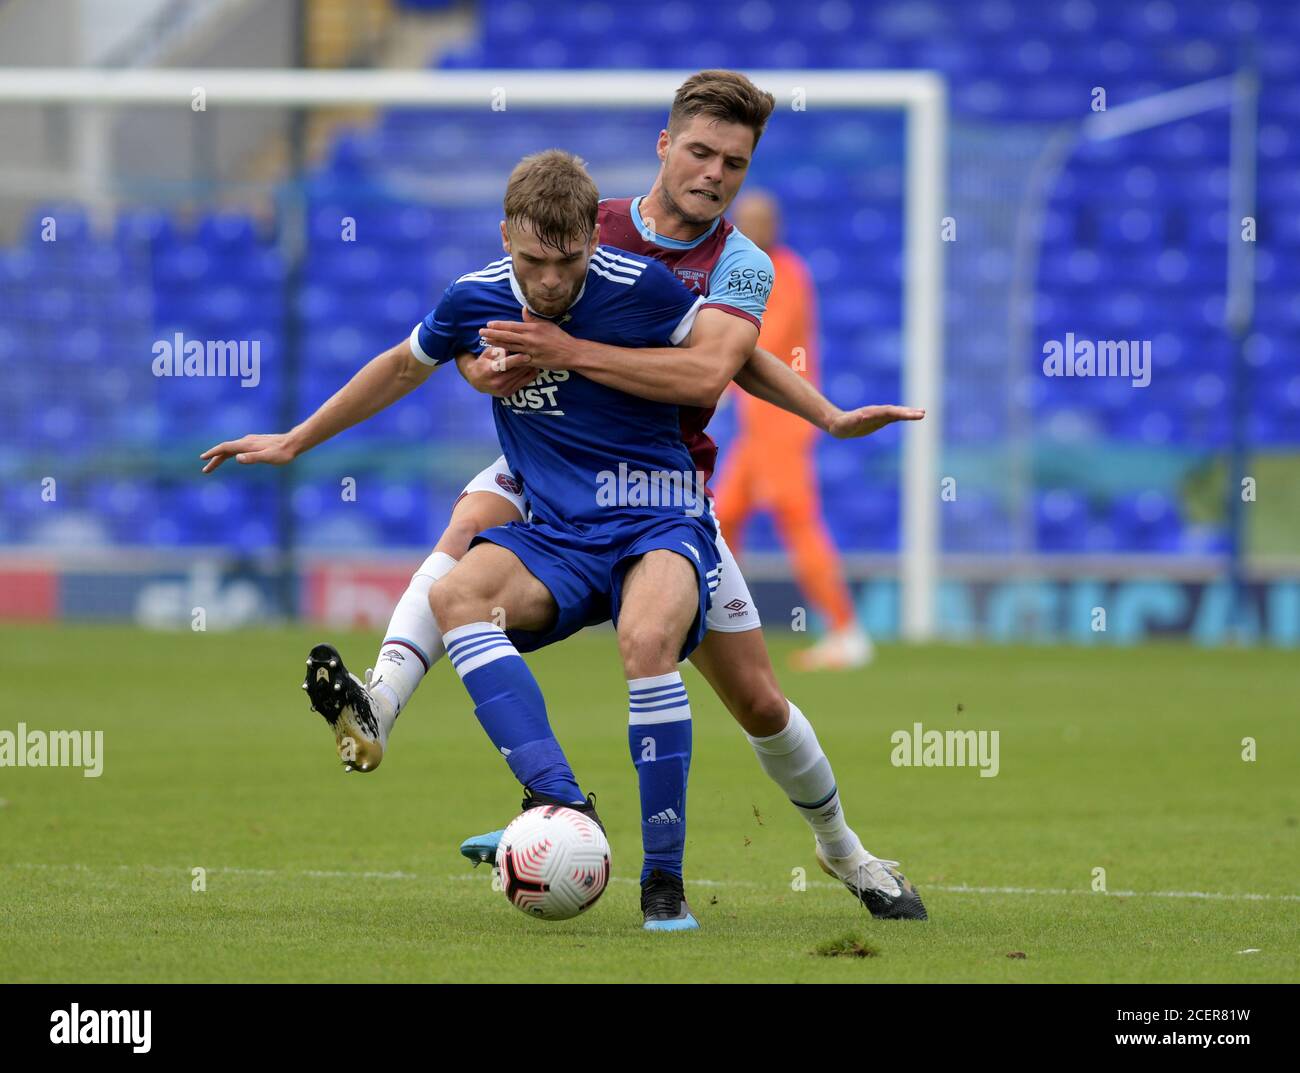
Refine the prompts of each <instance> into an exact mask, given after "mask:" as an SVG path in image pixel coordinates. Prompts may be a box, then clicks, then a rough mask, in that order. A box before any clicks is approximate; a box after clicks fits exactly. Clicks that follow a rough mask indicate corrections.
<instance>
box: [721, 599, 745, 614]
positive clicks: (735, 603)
mask: <svg viewBox="0 0 1300 1073" xmlns="http://www.w3.org/2000/svg"><path fill="white" fill-rule="evenodd" d="M722 606H723V607H725V608H726V609H727V610H728V611H743V610H744V609H745V608H746V607H748V606H749V605H748V604H747V603H745V601H744V600H742V599H740V597H736V599H734V600H732V601H731V603H729V604H723V605H722Z"/></svg>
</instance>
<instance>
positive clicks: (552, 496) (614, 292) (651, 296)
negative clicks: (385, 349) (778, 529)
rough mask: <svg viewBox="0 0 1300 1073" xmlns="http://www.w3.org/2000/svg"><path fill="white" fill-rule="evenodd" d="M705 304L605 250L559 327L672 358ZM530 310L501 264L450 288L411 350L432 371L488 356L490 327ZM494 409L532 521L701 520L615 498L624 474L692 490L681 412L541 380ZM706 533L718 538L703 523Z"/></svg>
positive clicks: (650, 268)
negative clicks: (675, 480)
mask: <svg viewBox="0 0 1300 1073" xmlns="http://www.w3.org/2000/svg"><path fill="white" fill-rule="evenodd" d="M703 303H704V299H702V298H699V297H697V296H696V295H694V294H692V293H691V292H690V291H689V290H688V289H687V288H686V287H685V286H684V285H683V284H682V283H681V282H679V280H678V279H677V278H676V277H675V276H674V275H673V273H672V272H671V271H670V270H669V269H667V268H665V267H664V266H663V265H662V264H660V263H659V262H658V261H656V260H654V259H653V258H643V257H632V256H629V255H628V254H626V253H624V252H623V251H621V250H618V249H614V248H612V247H608V246H598V247H597V249H596V252H595V253H594V254H593V256H592V258H591V261H590V263H589V265H588V268H587V276H586V280H585V282H584V283H583V286H582V289H581V290H580V292H579V294H578V297H577V299H576V300H575V301H574V303H573V304H572V305H571V306H570V307H569V309H568V311H567V312H566V313H564V314H563V315H562V316H560V317H556V318H551V319H553V320H555V322H556V323H558V324H559V325H560V326H561V327H562V328H563V329H564V330H565V331H566V332H568V333H569V334H570V335H573V336H575V337H576V338H579V339H589V340H593V341H595V342H600V343H607V344H610V345H613V346H619V347H636V348H644V347H665V346H673V345H677V344H679V343H682V342H684V341H685V339H686V337H687V336H689V335H690V331H691V326H692V324H693V323H694V320H695V315H696V312H697V311H698V309H699V308H700V306H701V305H702V304H703ZM526 305H527V302H526V301H525V298H524V294H523V291H522V289H521V288H520V286H519V284H518V281H517V280H516V279H515V277H514V273H513V271H512V269H511V265H510V258H509V257H503V258H502V259H501V260H499V261H494V262H493V263H492V264H489V265H488V266H487V267H485V268H483V269H481V270H479V271H477V272H470V273H468V274H466V275H464V276H461V277H460V278H459V279H457V280H456V282H455V283H453V284H452V285H451V286H450V287H448V288H447V290H446V292H445V293H444V294H443V297H442V301H441V302H439V303H438V307H437V308H436V309H435V310H434V311H433V312H432V313H430V314H429V315H428V316H427V317H425V319H424V320H423V321H422V322H421V323H420V324H418V325H416V327H415V330H414V331H413V332H412V333H411V350H412V351H413V352H414V354H415V356H416V358H418V359H419V360H420V361H423V362H426V363H428V364H431V365H440V364H442V363H444V362H446V361H449V360H451V359H452V358H454V357H455V356H456V355H457V354H461V353H464V352H466V351H469V352H471V353H475V354H478V353H481V352H482V351H483V349H484V346H485V344H484V343H483V341H482V340H481V339H480V337H479V331H480V330H481V329H482V328H483V326H484V325H486V324H487V323H488V321H492V320H509V321H517V320H519V319H520V316H521V312H520V311H521V308H522V307H524V306H526ZM493 409H494V415H495V421H496V428H497V435H498V437H499V438H500V441H501V446H502V449H503V450H504V452H505V456H506V459H507V460H508V461H509V463H510V466H511V468H512V469H513V470H514V471H515V472H516V474H518V475H519V476H520V477H521V478H522V479H523V482H524V486H525V488H526V489H527V497H528V505H529V507H530V509H531V510H532V512H533V517H534V518H535V519H538V520H542V521H546V522H550V523H553V524H560V525H566V526H574V527H578V528H582V527H585V526H595V527H603V526H609V525H617V524H622V523H626V522H634V521H636V520H637V519H643V518H650V517H663V516H664V515H665V513H676V514H678V515H680V514H682V513H684V512H686V513H692V514H699V513H700V511H699V509H698V506H696V507H694V509H692V504H691V502H687V503H686V504H685V507H684V510H683V509H677V510H675V511H674V510H673V509H672V505H671V504H670V505H667V506H665V505H663V504H662V503H661V502H657V503H653V504H652V503H641V502H639V501H638V496H637V495H636V494H635V488H634V487H633V488H632V492H633V494H631V495H626V494H625V495H615V496H613V497H611V494H610V492H611V489H621V490H623V491H627V490H628V477H627V475H628V474H633V475H635V474H637V473H642V474H654V473H670V474H677V475H689V477H690V478H691V483H692V484H693V483H694V482H693V478H694V471H695V467H694V463H693V462H692V461H691V456H690V453H689V451H688V450H687V448H686V446H685V445H684V444H683V442H682V433H681V424H680V418H679V412H678V407H677V406H676V405H673V404H671V403H659V402H651V401H649V400H647V399H641V398H636V397H635V396H632V395H628V394H626V393H625V392H622V391H618V390H616V389H614V388H610V387H606V386H604V385H603V384H598V383H596V382H595V381H593V380H589V379H587V378H586V377H584V376H582V375H580V374H577V373H571V372H568V371H565V370H559V371H554V372H550V371H545V370H543V371H541V372H540V373H539V375H538V377H537V378H536V379H535V380H534V381H533V382H532V383H531V384H530V385H529V386H528V387H526V388H524V389H522V390H521V391H519V392H517V393H516V394H514V395H512V396H510V397H509V398H504V399H495V400H493ZM620 464H621V465H622V466H623V467H625V468H623V469H622V470H620ZM620 473H622V474H623V480H622V483H620V482H619V475H620ZM611 482H612V483H611ZM655 498H656V500H659V499H661V497H655ZM679 506H680V505H679ZM705 524H707V525H709V526H710V527H711V522H708V521H707V515H706V523H705Z"/></svg>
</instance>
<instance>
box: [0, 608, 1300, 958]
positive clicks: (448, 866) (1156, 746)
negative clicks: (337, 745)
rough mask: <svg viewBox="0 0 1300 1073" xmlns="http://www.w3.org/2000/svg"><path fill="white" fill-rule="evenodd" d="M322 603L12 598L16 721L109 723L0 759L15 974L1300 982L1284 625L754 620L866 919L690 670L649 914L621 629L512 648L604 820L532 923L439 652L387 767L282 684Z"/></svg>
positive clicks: (1297, 784)
mask: <svg viewBox="0 0 1300 1073" xmlns="http://www.w3.org/2000/svg"><path fill="white" fill-rule="evenodd" d="M325 632H326V631H323V630H302V629H294V630H255V631H244V632H239V633H228V634H222V633H155V632H146V631H141V630H135V629H128V628H119V627H92V626H87V627H60V628H47V627H30V626H23V627H21V628H19V627H6V628H3V629H0V652H3V658H2V659H0V664H2V665H3V668H4V671H5V674H4V682H5V689H4V700H3V702H2V703H0V730H10V731H14V730H16V729H17V724H18V722H19V721H23V722H25V723H26V724H27V725H28V727H29V728H33V729H34V728H46V729H64V730H74V729H76V730H80V729H89V730H103V731H104V773H103V775H102V777H100V778H98V779H88V778H84V777H83V776H82V773H81V772H80V771H78V770H70V769H30V768H21V769H17V768H10V767H5V768H0V799H2V803H0V906H2V907H3V910H2V911H0V981H5V982H13V981H85V982H99V981H104V982H114V981H343V980H346V981H409V980H434V981H503V980H519V981H541V980H562V981H630V980H635V981H727V980H734V981H767V980H794V981H839V982H846V981H863V982H872V981H874V982H882V981H891V982H892V981H1073V980H1080V981H1276V980H1293V981H1294V980H1297V979H1300V968H1298V967H1297V966H1300V927H1297V918H1298V917H1300V826H1297V824H1298V822H1300V820H1298V818H1300V800H1298V797H1300V779H1298V778H1297V774H1298V773H1300V720H1297V704H1298V703H1300V701H1298V700H1297V698H1300V661H1297V659H1296V656H1295V654H1294V653H1288V652H1281V651H1267V650H1259V651H1232V650H1214V651H1208V650H1200V649H1196V648H1191V647H1185V646H1179V645H1169V646H1148V647H1143V648H1136V649H1124V650H1119V649H1105V648H1098V649H1090V650H1081V649H1062V648H1051V647H1020V648H986V647H929V648H904V647H895V646H885V647H884V648H883V649H882V651H881V652H880V654H879V657H878V660H877V664H876V666H874V667H872V668H870V669H869V670H867V671H863V672H859V673H852V674H821V675H800V674H796V673H794V672H792V671H790V670H789V669H788V667H787V657H788V654H789V652H790V651H791V650H792V648H793V647H794V646H795V645H796V644H798V643H800V642H799V641H796V640H792V639H787V638H782V637H775V638H773V640H772V644H773V648H774V659H775V661H776V664H777V668H778V671H779V673H780V674H781V677H782V680H783V682H784V684H785V686H786V689H787V691H788V692H789V694H790V695H791V696H792V697H793V698H794V699H795V701H796V702H797V703H798V704H799V705H800V706H801V707H802V708H803V710H804V711H805V712H806V713H807V714H808V716H809V717H810V718H811V719H812V721H813V724H814V725H815V726H816V727H817V730H818V733H819V735H820V737H821V740H822V743H823V745H824V746H825V747H826V750H827V753H828V755H829V756H830V758H831V761H832V763H833V764H834V766H835V770H836V773H837V776H838V779H839V785H840V789H841V793H842V795H843V800H844V803H845V807H846V809H847V812H848V816H849V819H850V821H851V822H852V823H853V825H854V826H855V827H856V829H857V830H858V831H859V832H860V833H861V834H862V836H863V839H864V841H865V842H866V844H867V846H868V847H869V848H870V849H871V850H872V851H873V852H874V853H876V854H878V855H879V856H882V857H896V858H899V859H900V860H901V861H902V862H903V867H904V870H905V871H906V872H907V874H908V875H909V876H910V877H911V878H912V880H913V881H914V882H915V883H916V884H917V885H918V887H919V888H920V889H921V891H922V893H923V895H924V896H925V900H926V903H927V905H928V907H929V910H930V915H931V920H930V921H929V922H928V923H924V924H922V923H909V922H882V921H874V920H872V919H871V918H870V917H869V916H868V915H867V914H866V913H865V911H863V910H862V909H860V908H859V907H858V906H857V905H856V903H855V902H853V900H852V899H851V898H850V896H849V895H848V894H847V893H846V892H845V891H844V890H843V889H841V888H838V887H836V886H834V885H832V884H831V883H830V882H829V880H828V878H827V877H825V876H823V875H822V873H821V872H820V871H818V869H817V866H816V861H815V860H814V858H813V854H812V838H811V836H810V834H809V833H808V831H807V829H806V827H805V826H804V825H803V823H802V822H801V821H800V820H799V819H798V817H797V816H796V815H795V814H794V812H793V810H792V809H791V808H790V807H789V806H788V804H786V802H785V801H783V799H782V797H781V794H780V793H779V791H778V790H777V788H776V787H775V786H774V785H773V784H772V783H770V782H769V781H768V780H767V779H766V777H765V776H764V775H763V774H762V772H761V771H760V769H759V767H758V764H757V762H756V760H755V758H754V755H753V753H752V751H751V750H750V748H749V746H748V745H747V744H746V742H745V740H744V738H743V737H742V735H741V733H740V731H739V729H738V728H737V727H736V726H735V724H734V723H733V722H732V720H731V718H730V717H729V716H728V715H727V714H726V712H725V711H724V709H723V708H722V707H721V706H720V704H719V703H718V702H717V700H716V699H715V698H714V697H713V696H712V694H711V693H710V692H709V690H708V688H707V686H706V685H705V684H704V683H703V681H702V680H701V679H700V678H699V676H698V675H696V674H695V673H694V672H693V671H688V672H687V684H688V687H689V689H690V694H691V700H692V704H693V708H694V714H695V754H694V761H693V765H692V769H691V789H690V798H689V822H690V834H689V840H688V843H687V857H686V864H687V893H688V896H689V897H690V899H691V903H692V906H693V908H694V910H695V912H696V915H697V916H698V917H699V919H700V922H701V925H702V930H701V931H699V932H697V933H686V934H668V935H653V934H646V933H644V932H642V931H641V930H640V926H639V925H640V917H639V913H638V908H637V887H636V884H635V879H636V876H637V873H638V870H639V865H640V845H639V828H638V811H637V798H636V780H635V775H634V772H633V769H632V765H631V762H630V760H629V757H628V751H627V739H626V721H627V719H626V712H625V696H624V686H623V680H622V676H621V674H620V671H619V667H618V663H617V652H616V649H615V646H614V642H613V638H612V635H610V634H608V633H602V632H590V631H589V632H588V633H586V634H584V635H581V636H579V637H577V638H574V639H573V640H571V641H569V642H566V643H565V644H563V645H561V646H558V647H557V648H555V649H553V650H551V651H548V652H545V653H541V654H539V655H538V656H535V657H531V663H532V666H533V667H534V669H535V670H536V672H537V674H538V677H539V680H540V681H541V683H542V687H543V689H544V690H545V692H546V695H547V698H548V701H549V705H550V710H551V718H552V722H553V724H554V726H555V728H556V731H557V733H558V735H559V737H560V739H561V741H562V743H563V744H564V746H565V748H566V751H567V752H568V755H569V758H570V760H571V761H572V762H573V765H574V767H575V769H576V771H577V773H578V776H579V778H580V780H581V781H582V785H583V787H584V789H594V790H595V791H596V792H597V794H598V795H599V798H600V811H601V815H602V817H603V818H604V819H605V820H606V822H607V823H608V824H609V835H610V840H611V844H612V847H613V873H614V881H613V882H612V883H611V885H610V889H609V890H608V892H607V893H606V895H605V897H604V898H603V899H602V900H601V901H600V902H599V903H598V904H597V905H596V906H595V907H593V909H592V910H591V912H590V913H589V914H587V915H585V916H583V917H581V918H579V919H577V920H573V921H569V922H565V923H559V924H545V923H542V922H539V921H535V920H532V919H529V918H528V917H525V916H524V915H523V914H521V913H519V912H518V911H516V910H515V909H513V908H512V907H511V906H509V905H508V904H507V903H506V901H505V898H504V897H503V896H502V895H500V894H498V893H495V892H493V891H492V889H491V876H490V872H489V870H488V869H487V868H479V869H477V870H475V869H472V868H471V867H470V866H469V865H468V863H467V862H465V861H464V860H463V859H462V858H461V857H460V856H459V855H458V853H457V846H458V844H459V842H460V840H461V839H462V838H464V837H465V836H467V835H470V834H475V833H478V832H480V831H483V830H488V829H490V828H492V827H495V826H499V825H501V824H503V823H505V822H506V821H508V820H509V819H510V818H511V817H512V816H513V815H514V814H515V812H516V811H517V806H518V798H519V793H518V789H517V787H516V785H515V783H514V781H513V779H512V778H511V776H510V774H509V771H508V769H507V768H506V765H505V764H504V762H502V760H501V759H500V757H499V756H497V755H496V754H495V752H494V751H493V749H492V748H491V746H490V745H489V744H488V742H487V739H486V738H485V737H484V735H483V734H482V732H481V730H480V729H479V727H478V724H477V723H476V721H475V720H474V717H473V714H472V712H471V709H470V705H469V703H468V699H467V697H466V695H465V694H464V691H463V690H462V688H461V686H460V684H459V682H458V681H457V680H456V677H455V675H454V673H452V672H451V670H450V668H449V667H448V666H446V665H442V666H439V667H437V668H436V669H435V671H434V673H433V674H432V675H431V676H430V678H429V679H428V680H427V681H426V683H425V685H424V686H423V687H422V689H421V691H420V693H419V694H418V695H417V697H416V699H415V701H414V703H413V704H412V706H411V707H410V709H409V710H408V711H406V712H405V713H403V715H402V718H401V719H400V721H399V722H398V724H397V729H396V731H395V734H394V737H393V740H392V742H391V743H390V751H389V754H388V756H387V758H386V759H385V761H384V764H383V766H382V767H381V768H380V769H379V770H378V771H376V772H374V773H373V774H370V775H359V774H352V775H345V774H343V772H342V771H341V770H340V768H339V766H338V764H337V761H336V760H335V757H334V752H333V739H332V737H331V735H330V734H329V732H328V730H327V728H326V726H325V724H324V722H323V721H322V720H321V719H320V717H319V716H317V715H315V714H313V713H311V712H310V711H309V710H308V705H307V701H306V698H305V695H304V694H303V693H302V692H301V690H300V689H299V682H300V680H301V676H302V671H303V659H304V657H305V654H306V651H307V649H308V647H309V646H310V644H311V643H312V642H314V641H316V640H318V639H321V635H323V634H324V633H325ZM332 639H333V640H335V641H336V642H337V643H338V644H339V645H340V648H341V650H342V651H343V653H344V655H345V657H346V658H347V659H348V660H349V664H350V665H351V666H353V667H355V668H358V669H360V668H364V667H365V666H366V664H367V662H369V661H370V660H371V659H372V657H373V653H374V649H375V644H376V637H375V635H373V634H349V635H344V636H338V637H334V638H332ZM15 672H16V673H15ZM959 705H960V710H959V708H958V706H959ZM917 721H919V722H921V723H922V724H924V726H925V728H926V729H939V730H945V729H957V728H968V729H976V730H990V731H992V730H997V731H999V733H1000V768H1001V770H1000V772H999V774H998V775H997V777H995V778H980V777H979V774H978V771H977V770H976V769H975V768H971V767H966V768H905V767H894V766H892V765H891V763H890V753H891V749H892V747H891V744H890V735H891V733H893V732H894V731H896V730H900V729H908V728H910V727H911V726H912V724H913V723H914V722H917ZM1247 737H1249V738H1253V739H1254V740H1255V742H1256V743H1257V750H1258V753H1257V759H1255V760H1254V761H1246V760H1243V759H1242V748H1243V746H1242V739H1243V738H1247ZM195 868H203V869H206V890H204V891H195V890H193V889H192V886H193V885H194V880H193V878H192V869H195ZM1098 868H1102V869H1105V880H1106V886H1107V893H1099V892H1095V891H1093V890H1092V885H1093V876H1094V869H1098ZM800 869H802V870H804V873H800V872H799V871H798V870H800ZM801 874H806V880H807V882H806V884H801V883H800V882H799V877H800V875H801ZM800 887H802V888H803V889H799V888H800ZM1206 894H1209V895H1219V897H1205V896H1203V895H1206ZM1197 895H1201V896H1197ZM1247 950H1251V951H1256V952H1254V953H1242V951H1247ZM1021 954H1023V957H1021V956H1019V955H1021ZM1013 955H1014V956H1013Z"/></svg>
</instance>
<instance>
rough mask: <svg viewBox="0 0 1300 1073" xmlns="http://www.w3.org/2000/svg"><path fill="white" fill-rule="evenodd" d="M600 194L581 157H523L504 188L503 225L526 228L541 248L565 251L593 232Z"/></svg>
mask: <svg viewBox="0 0 1300 1073" xmlns="http://www.w3.org/2000/svg"><path fill="white" fill-rule="evenodd" d="M599 201H600V191H599V190H597V189H596V183H595V180H593V179H592V177H591V176H590V175H588V174H587V165H586V162H585V161H583V160H582V159H581V158H580V157H576V156H574V155H573V154H572V153H566V152H565V151H564V150H563V149H545V150H543V151H542V152H540V153H533V154H532V155H531V156H526V157H524V159H523V160H521V161H520V162H519V163H518V164H516V165H515V169H514V171H512V172H511V173H510V181H509V182H507V183H506V201H505V212H506V223H507V224H514V225H516V226H517V225H519V224H521V223H524V222H527V223H528V224H530V225H531V226H532V229H533V234H535V235H536V236H537V237H538V238H539V239H540V240H541V243H542V245H543V246H549V247H550V248H551V249H553V250H564V249H565V248H566V244H567V243H568V241H569V240H570V239H572V238H573V237H574V236H575V235H577V236H582V237H587V236H589V235H590V234H591V232H592V231H593V230H594V229H595V227H596V206H597V203H598V202H599Z"/></svg>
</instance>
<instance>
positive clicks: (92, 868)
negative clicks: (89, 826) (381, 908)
mask: <svg viewBox="0 0 1300 1073" xmlns="http://www.w3.org/2000/svg"><path fill="white" fill-rule="evenodd" d="M0 868H26V869H31V870H40V869H49V870H51V871H71V872H108V871H117V872H183V873H186V874H192V868H203V870H204V872H205V873H208V874H216V875H223V874H224V875H235V876H301V877H303V878H306V879H414V880H423V881H425V882H428V883H436V882H442V881H450V882H461V881H473V880H475V879H479V878H486V877H487V876H490V875H491V874H492V873H491V872H490V871H489V872H484V873H483V875H482V876H479V875H476V874H475V872H462V873H457V874H456V875H454V876H433V875H424V874H421V873H418V872H348V871H339V870H324V869H302V870H298V871H294V870H293V869H286V868H228V867H217V868H204V867H203V866H202V865H193V866H192V868H186V867H183V866H181V865H159V864H116V865H113V864H102V865H89V864H38V863H30V862H22V861H11V862H8V863H4V864H0ZM475 871H477V870H475ZM611 881H612V882H614V883H636V882H638V881H637V880H635V879H631V878H629V877H627V876H613V877H611ZM689 882H690V884H691V886H695V887H745V888H749V889H751V890H771V889H774V888H775V887H777V886H784V885H785V884H784V880H783V881H782V882H781V883H780V884H769V883H755V882H754V881H753V880H748V879H731V880H727V879H692V880H690V881H689ZM807 885H808V886H809V887H820V888H822V889H825V890H839V889H840V886H841V884H839V883H831V882H828V881H826V880H810V881H809V882H808V884H807ZM925 889H926V890H937V891H943V892H945V893H947V894H1030V895H1034V894H1047V895H1060V894H1087V895H1096V894H1100V895H1102V896H1103V897H1107V898H1201V899H1207V900H1210V901H1225V902H1300V894H1252V893H1249V892H1246V891H1242V892H1239V893H1236V894H1223V893H1220V892H1218V891H1204V890H1110V891H1094V890H1079V889H1076V888H1071V887H973V886H969V885H967V884H964V883H963V884H958V885H955V886H947V885H943V884H939V883H926V884H925Z"/></svg>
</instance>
